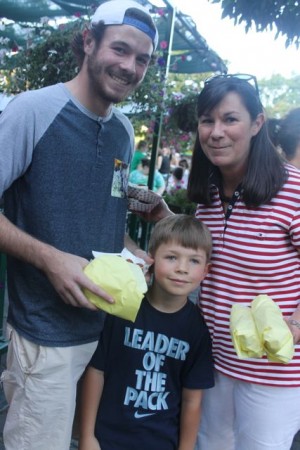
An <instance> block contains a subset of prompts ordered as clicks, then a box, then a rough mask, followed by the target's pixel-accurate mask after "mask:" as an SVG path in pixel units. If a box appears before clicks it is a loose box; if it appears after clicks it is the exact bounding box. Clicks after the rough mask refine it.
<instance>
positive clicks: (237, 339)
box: [230, 304, 264, 359]
mask: <svg viewBox="0 0 300 450" xmlns="http://www.w3.org/2000/svg"><path fill="white" fill-rule="evenodd" d="M230 332H231V337H232V342H233V346H234V348H235V351H236V353H237V355H238V357H239V358H240V359H244V358H261V357H262V356H263V354H264V349H263V346H262V343H261V341H260V339H259V335H258V332H257V329H256V325H255V322H254V320H253V316H252V313H251V309H250V308H248V307H247V306H243V305H239V304H235V305H233V306H232V309H231V315H230Z"/></svg>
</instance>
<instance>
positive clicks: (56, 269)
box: [43, 248, 114, 311]
mask: <svg viewBox="0 0 300 450" xmlns="http://www.w3.org/2000/svg"><path fill="white" fill-rule="evenodd" d="M43 259H44V265H43V270H44V273H45V274H46V276H47V278H48V279H49V281H50V282H51V283H52V285H53V286H54V288H55V290H56V291H57V292H58V294H59V295H60V297H61V298H62V300H63V301H64V302H65V303H66V304H67V305H72V306H75V307H79V308H88V309H91V310H94V311H96V310H98V308H96V306H94V305H93V304H92V303H90V302H89V300H88V299H87V298H86V297H85V295H84V294H83V292H82V289H83V288H86V289H88V290H90V291H91V292H93V293H94V294H95V295H98V296H99V297H102V298H103V299H104V300H106V301H107V302H109V303H114V300H113V298H112V297H111V296H110V295H109V294H107V292H105V291H103V290H102V289H101V288H100V287H99V286H97V285H96V284H95V283H93V282H92V281H91V280H89V278H88V277H87V276H86V275H85V274H84V272H83V269H84V267H85V266H86V265H87V264H88V262H89V261H88V260H86V259H84V258H81V257H79V256H76V255H72V254H70V253H65V252H62V251H59V250H57V249H54V248H51V249H49V251H48V252H47V253H46V255H44V257H43Z"/></svg>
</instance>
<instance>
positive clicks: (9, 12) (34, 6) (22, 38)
mask: <svg viewBox="0 0 300 450" xmlns="http://www.w3.org/2000/svg"><path fill="white" fill-rule="evenodd" d="M162 1H163V3H164V5H165V6H163V7H161V8H160V7H156V6H154V5H153V4H152V3H151V2H149V1H147V0H140V1H139V3H142V4H143V5H146V6H149V7H150V8H151V11H152V12H153V17H154V20H155V22H156V24H157V27H158V31H159V36H160V44H161V48H163V44H164V43H165V41H166V40H167V39H168V37H169V27H170V20H169V15H170V12H171V10H172V9H171V5H170V4H169V2H168V1H167V0H162ZM95 3H97V5H99V4H101V3H103V0H102V1H97V2H95V0H55V1H54V0H53V1H50V0H0V12H1V17H2V18H5V19H9V20H11V21H13V22H12V23H7V21H6V20H3V21H2V26H1V27H0V49H1V48H2V50H3V49H4V48H6V49H7V48H10V49H17V48H19V47H24V46H25V45H27V42H28V40H30V41H31V42H32V41H37V42H38V41H40V40H41V39H45V35H43V33H41V30H42V28H43V22H44V21H45V18H49V19H50V18H51V19H54V20H57V19H59V18H60V19H61V18H62V17H65V18H66V20H70V19H76V18H77V17H79V16H87V17H88V16H89V15H90V14H91V13H92V12H93V7H94V6H95ZM169 71H170V72H175V73H203V72H216V71H218V72H226V71H227V68H226V65H225V64H224V62H223V61H222V59H221V58H220V57H219V56H218V55H217V53H216V52H214V51H213V50H212V49H210V48H209V47H208V45H207V43H206V41H205V39H204V38H203V37H202V36H201V35H200V34H199V32H198V31H197V28H196V25H195V23H194V22H193V20H192V19H191V17H189V16H187V15H184V14H183V13H181V12H180V11H177V12H176V19H175V28H174V36H173V42H172V48H171V58H170V66H169Z"/></svg>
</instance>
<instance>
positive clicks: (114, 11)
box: [91, 0, 158, 50]
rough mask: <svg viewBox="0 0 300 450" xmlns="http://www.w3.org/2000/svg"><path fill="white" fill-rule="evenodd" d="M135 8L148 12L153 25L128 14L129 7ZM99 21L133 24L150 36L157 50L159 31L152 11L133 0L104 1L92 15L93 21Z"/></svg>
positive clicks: (108, 23) (114, 23) (94, 22)
mask: <svg viewBox="0 0 300 450" xmlns="http://www.w3.org/2000/svg"><path fill="white" fill-rule="evenodd" d="M130 8H135V9H138V10H140V11H142V12H143V13H144V14H146V15H147V16H148V17H149V19H150V21H151V23H152V27H151V26H149V24H148V23H146V22H144V21H143V19H142V18H140V17H139V18H135V17H132V15H130V14H127V11H128V9H130ZM99 22H103V23H104V25H131V26H132V27H135V28H137V29H138V30H140V31H143V33H145V34H147V36H149V37H150V39H151V40H152V43H153V49H154V50H155V49H156V47H157V43H158V31H157V28H156V26H155V24H154V22H153V19H152V17H151V14H150V12H149V11H148V10H147V9H146V8H145V7H144V6H142V5H140V4H139V3H137V2H134V1H132V0H111V1H108V2H105V3H102V4H101V5H100V6H98V8H97V9H96V11H95V13H94V15H93V16H92V19H91V23H92V25H96V24H97V23H99Z"/></svg>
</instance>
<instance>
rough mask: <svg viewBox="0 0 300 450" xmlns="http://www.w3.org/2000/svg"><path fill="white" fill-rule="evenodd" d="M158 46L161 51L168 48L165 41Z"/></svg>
mask: <svg viewBox="0 0 300 450" xmlns="http://www.w3.org/2000/svg"><path fill="white" fill-rule="evenodd" d="M159 45H160V48H161V49H162V50H165V49H166V48H168V42H167V41H161V42H160V44H159Z"/></svg>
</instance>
